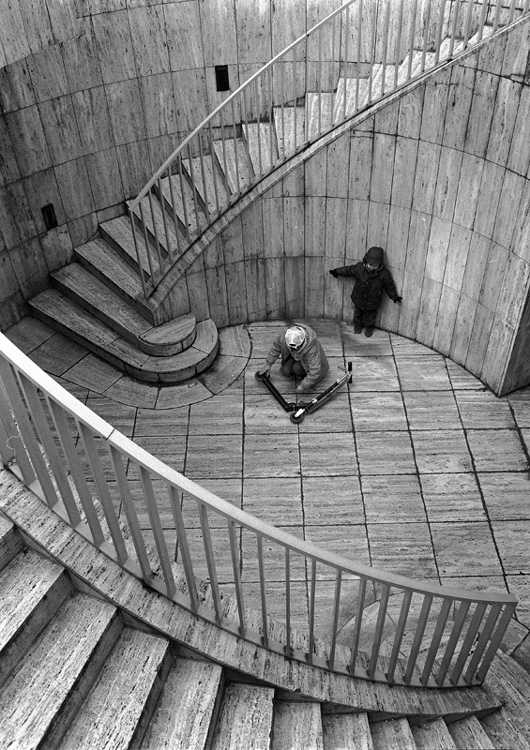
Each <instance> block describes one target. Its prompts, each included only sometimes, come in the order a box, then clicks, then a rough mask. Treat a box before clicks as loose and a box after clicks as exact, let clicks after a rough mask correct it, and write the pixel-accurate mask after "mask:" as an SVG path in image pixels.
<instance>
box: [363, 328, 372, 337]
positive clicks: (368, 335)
mask: <svg viewBox="0 0 530 750" xmlns="http://www.w3.org/2000/svg"><path fill="white" fill-rule="evenodd" d="M373 332H374V329H373V328H367V329H366V330H365V332H364V335H365V336H367V337H368V338H370V336H372V335H373Z"/></svg>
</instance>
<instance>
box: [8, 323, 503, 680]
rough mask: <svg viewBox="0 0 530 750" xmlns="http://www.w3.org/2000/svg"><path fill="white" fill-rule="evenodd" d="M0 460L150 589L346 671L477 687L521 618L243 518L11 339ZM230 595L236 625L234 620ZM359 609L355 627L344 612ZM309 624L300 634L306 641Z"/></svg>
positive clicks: (288, 651)
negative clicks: (303, 602) (305, 597)
mask: <svg viewBox="0 0 530 750" xmlns="http://www.w3.org/2000/svg"><path fill="white" fill-rule="evenodd" d="M0 457H1V459H2V462H3V463H4V464H5V465H7V466H8V467H10V468H11V470H13V471H15V472H16V473H17V474H18V476H19V477H20V478H21V479H22V481H23V482H24V483H25V484H26V486H27V487H29V488H31V489H32V490H33V491H34V492H37V493H38V494H40V495H41V497H42V499H43V500H44V502H46V503H47V505H48V506H49V507H50V508H52V509H53V510H54V511H55V512H57V513H60V514H61V516H62V517H63V518H64V519H65V520H67V521H68V523H69V524H70V525H71V526H72V527H73V528H74V529H75V530H76V531H77V532H78V533H80V534H82V535H83V536H85V537H86V538H87V539H88V540H89V541H90V542H91V543H92V544H93V545H95V546H96V547H97V548H99V549H101V550H102V551H104V552H105V553H106V554H108V555H110V556H112V558H113V559H115V560H116V561H117V562H118V563H119V564H120V565H122V566H123V567H124V568H127V569H128V570H130V571H131V572H133V573H134V574H135V575H137V576H138V577H140V578H141V579H142V580H143V581H144V582H145V584H146V585H150V586H154V587H155V588H156V589H157V590H158V591H160V592H161V593H163V594H164V595H165V596H167V597H169V598H171V599H173V600H174V601H176V602H178V603H179V604H180V605H182V606H184V607H186V608H187V609H189V610H190V611H192V612H194V613H195V614H197V615H198V616H200V617H203V618H204V619H207V620H209V621H211V622H215V623H216V624H217V625H218V626H219V627H220V628H222V629H224V630H227V631H229V632H232V633H235V634H237V635H239V636H240V637H242V638H245V639H246V640H248V641H251V642H253V643H255V644H257V645H260V646H263V647H266V648H268V649H270V650H272V651H276V652H278V653H282V654H284V655H286V656H287V657H289V658H292V659H295V660H298V661H302V662H305V663H309V664H314V665H318V666H321V667H324V668H326V669H328V670H332V671H335V672H338V673H346V674H351V675H354V676H356V677H361V678H364V679H370V680H376V681H383V682H387V683H390V684H405V685H407V684H408V685H422V686H426V687H452V686H455V685H474V684H479V683H481V682H482V681H483V679H484V677H485V675H486V673H487V671H488V668H489V666H490V663H491V661H492V659H493V657H494V655H495V653H496V650H497V648H498V646H499V644H500V642H501V639H502V637H503V635H504V632H505V630H506V628H507V626H508V624H509V622H510V619H511V617H512V615H513V613H514V611H515V606H516V603H517V601H516V599H515V598H514V597H513V596H511V595H509V594H501V593H493V592H471V591H465V590H463V589H456V588H444V587H441V586H437V585H434V584H431V583H425V582H420V581H414V580H411V579H409V578H406V577H404V576H400V575H396V574H393V573H386V572H383V571H378V570H375V569H373V568H371V567H369V566H366V565H363V564H360V563H356V562H354V561H352V560H349V559H347V558H345V557H342V556H340V555H337V554H334V553H331V552H327V551H326V550H324V549H322V548H320V547H318V546H316V545H314V544H311V543H309V542H307V541H303V540H301V539H298V538H297V537H294V536H292V535H291V534H288V533H286V532H284V531H282V530H280V529H277V528H275V527H274V526H272V525H270V524H268V523H265V522H264V521H261V520H260V519H258V518H255V517H254V516H252V515H250V514H249V513H246V512H245V511H243V510H240V509H239V508H237V507H235V506H234V505H232V504H231V503H229V502H227V501H225V500H222V499H221V498H219V497H217V496H216V495H214V494H213V493H211V492H209V491H208V490H206V489H204V488H203V487H200V486H199V485H198V484H197V483H195V482H193V481H191V480H189V479H187V478H186V477H185V476H183V475H182V474H180V473H179V472H177V471H175V470H174V469H171V468H170V467H168V466H167V465H165V464H164V463H163V462H162V461H160V460H158V459H157V458H155V457H154V456H152V455H150V454H149V453H148V452H147V451H145V450H143V449H142V448H140V447H139V446H138V445H136V444H135V443H134V442H133V441H132V440H129V439H128V438H126V437H125V436H124V435H123V434H121V433H120V432H118V431H117V430H115V429H114V428H113V427H112V426H111V425H110V424H108V423H107V422H105V421H104V420H103V419H101V418H100V417H98V416H97V415H96V414H94V413H93V412H92V411H91V410H90V409H89V408H88V407H87V406H85V405H84V404H82V403H81V402H80V401H78V400H77V399H76V398H74V396H72V395H71V394H70V393H68V392H67V391H66V390H65V389H64V388H62V386H60V385H59V384H58V383H56V382H55V380H54V379H53V378H51V377H50V376H49V375H47V374H46V373H44V372H43V371H42V370H41V369H40V368H39V367H38V366H37V365H36V364H34V363H33V362H32V361H31V360H30V359H29V358H28V357H27V356H26V355H24V354H23V353H22V352H21V351H19V349H18V348H17V347H16V346H15V345H14V344H13V343H12V342H10V341H9V340H8V339H7V338H6V337H5V336H4V335H3V334H0ZM168 508H170V511H171V519H170V521H169V522H168V519H167V517H164V513H166V516H167V509H168ZM123 519H125V522H126V529H124V526H123V523H122V520H123ZM228 550H229V552H230V555H229V560H228V561H227V551H228ZM242 550H243V551H242ZM175 556H176V557H177V559H178V564H177V562H175ZM305 570H308V571H310V577H309V581H308V585H309V593H310V596H309V600H310V603H311V604H310V608H309V612H303V611H301V610H300V609H299V608H297V606H296V597H295V595H294V592H295V590H296V588H297V587H298V588H304V587H305V586H306V579H305V574H304V575H302V574H301V573H302V572H303V571H305ZM182 576H183V577H184V580H185V585H183V584H182V583H179V581H180V579H181V578H182ZM202 579H207V580H208V582H209V591H208V597H209V599H210V605H209V606H206V604H205V601H204V593H201V591H202V589H201V586H200V585H199V581H200V580H202ZM227 588H228V589H229V591H230V593H231V594H232V595H233V597H234V601H235V603H236V615H235V620H234V619H230V618H228V617H227V616H226V615H225V613H224V609H223V594H224V593H225V592H226V589H227ZM279 601H281V604H282V606H281V610H280V611H278V608H277V604H278V602H279ZM353 601H355V606H354V607H353V609H352V612H351V614H352V621H351V623H350V630H348V628H346V629H344V622H343V621H342V617H343V616H342V614H341V613H342V611H343V608H344V607H345V606H349V607H350V608H351V607H352V602H353ZM323 612H329V617H328V618H327V622H325V623H323V622H321V617H322V613H323ZM272 621H274V626H271V623H272ZM300 628H301V629H302V630H303V631H304V637H303V638H301V637H299V638H297V637H296V631H297V630H298V629H300ZM279 630H280V631H282V632H283V636H282V637H279V636H278V631H279ZM341 631H342V634H341ZM350 631H351V632H350ZM344 633H346V635H344Z"/></svg>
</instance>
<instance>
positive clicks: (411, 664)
mask: <svg viewBox="0 0 530 750" xmlns="http://www.w3.org/2000/svg"><path fill="white" fill-rule="evenodd" d="M432 599H433V597H432V594H424V597H423V604H422V605H421V612H420V616H419V619H418V623H417V625H416V632H415V633H414V639H413V641H412V646H411V649H410V653H409V658H408V660H407V668H406V670H405V674H404V676H403V679H404V680H405V682H406V684H407V685H408V684H409V683H410V681H411V680H412V675H413V673H414V669H415V667H416V662H417V661H418V654H419V652H420V647H421V642H422V640H423V634H424V632H425V627H426V625H427V618H428V617H429V612H430V611H431V605H432Z"/></svg>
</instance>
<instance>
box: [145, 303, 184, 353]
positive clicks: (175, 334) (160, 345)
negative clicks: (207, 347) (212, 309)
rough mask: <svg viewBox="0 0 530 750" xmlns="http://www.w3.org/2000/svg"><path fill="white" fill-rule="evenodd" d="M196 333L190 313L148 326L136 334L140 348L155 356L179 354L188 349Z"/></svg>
mask: <svg viewBox="0 0 530 750" xmlns="http://www.w3.org/2000/svg"><path fill="white" fill-rule="evenodd" d="M196 335H197V321H196V320H195V315H192V314H191V313H189V314H187V315H180V316H179V317H178V318H173V320H169V321H168V322H167V323H161V324H160V325H159V326H154V327H151V328H149V330H148V331H146V332H145V333H143V334H142V335H139V336H138V344H139V346H140V349H141V350H142V351H143V352H146V353H147V354H151V355H153V356H157V357H168V356H170V355H172V354H180V352H183V351H184V350H185V349H188V348H189V347H190V346H191V345H192V344H193V342H194V341H195V337H196Z"/></svg>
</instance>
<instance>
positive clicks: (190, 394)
mask: <svg viewBox="0 0 530 750" xmlns="http://www.w3.org/2000/svg"><path fill="white" fill-rule="evenodd" d="M211 397H212V392H211V391H210V390H208V388H206V386H205V385H203V384H202V383H201V382H200V381H199V380H197V379H194V380H189V381H188V382H186V383H183V384H182V385H166V386H164V387H163V388H159V389H158V392H157V397H156V399H155V403H154V407H156V409H157V410H163V409H174V408H176V407H179V406H189V404H196V403H198V402H199V401H206V400H207V399H209V398H211ZM145 406H148V404H145ZM151 408H153V407H151Z"/></svg>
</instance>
